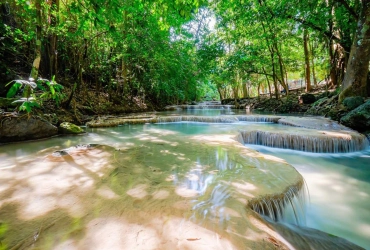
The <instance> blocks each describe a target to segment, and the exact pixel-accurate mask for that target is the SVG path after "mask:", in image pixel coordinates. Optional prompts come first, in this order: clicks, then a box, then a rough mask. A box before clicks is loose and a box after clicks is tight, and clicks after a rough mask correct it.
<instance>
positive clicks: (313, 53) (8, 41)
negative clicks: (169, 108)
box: [0, 0, 370, 105]
mask: <svg viewBox="0 0 370 250" xmlns="http://www.w3.org/2000/svg"><path fill="white" fill-rule="evenodd" d="M369 5H370V4H369V1H368V0H362V1H357V0H328V1H318V0H313V1H298V0H293V1H285V0H283V1H272V0H249V1H246V0H241V1H211V0H210V1H208V2H207V1H202V0H195V1H193V0H176V1H169V0H157V1H154V0H152V1H144V0H128V1H123V0H107V1H103V0H79V1H77V0H66V1H60V0H46V1H41V0H31V1H25V0H14V1H10V2H5V3H2V4H1V20H0V21H1V23H0V34H2V35H1V37H0V58H1V61H0V74H1V76H0V86H1V89H0V92H1V93H0V96H5V95H6V92H7V91H8V89H9V87H10V86H9V85H8V86H7V87H5V86H6V84H7V83H8V82H10V81H12V80H15V79H23V80H29V77H31V78H33V79H35V80H36V79H37V78H39V77H43V78H47V79H55V80H56V81H57V82H58V83H60V84H62V85H64V86H65V87H68V88H69V89H72V90H73V91H72V92H71V93H70V94H69V96H67V95H65V96H63V97H65V98H64V99H65V100H64V102H66V103H67V104H68V103H69V102H70V101H71V98H72V97H73V93H74V91H76V92H81V91H82V92H83V91H87V90H92V91H97V92H101V93H102V92H104V93H106V94H107V95H109V99H110V100H112V101H116V102H122V101H125V100H133V99H135V98H136V99H137V98H138V99H140V100H142V101H144V102H149V103H152V104H156V105H165V104H170V103H183V102H187V101H192V100H200V99H215V98H221V99H223V98H241V97H250V96H256V95H259V94H260V93H265V94H269V95H270V96H271V97H272V96H274V97H276V98H279V95H280V92H285V93H287V94H288V93H289V90H290V89H291V88H292V87H293V88H294V87H297V86H299V84H298V85H297V82H300V83H301V82H302V79H305V80H304V81H305V83H306V91H310V90H311V88H312V87H311V85H314V86H315V85H317V83H318V82H320V81H323V80H327V82H328V84H330V87H338V86H339V85H340V84H341V83H342V81H343V80H345V82H343V89H346V92H345V91H344V92H343V93H347V95H362V96H367V95H368V93H367V92H366V91H367V90H366V86H367V85H369V84H367V83H366V81H368V80H367V75H368V71H369V70H368V69H369V58H370V54H369V53H370V52H369V51H370V48H369V47H370V42H369V40H370V39H369V36H370V35H369V30H370V29H369V25H370V20H369V16H370V15H368V14H369V11H370V10H369V8H370V7H369ZM356 51H357V52H356ZM355 52H356V53H357V54H353V53H355ZM350 53H351V55H352V54H353V56H352V57H353V58H352V57H351V56H350ZM358 68H359V69H358ZM364 69H365V70H364ZM360 70H361V72H362V73H361V74H359V72H360ZM346 72H350V74H347V77H346V78H345V73H346ZM30 81H32V79H31V80H30ZM366 84H367V85H366ZM44 96H45V95H44ZM50 97H51V96H50ZM58 102H61V100H58Z"/></svg>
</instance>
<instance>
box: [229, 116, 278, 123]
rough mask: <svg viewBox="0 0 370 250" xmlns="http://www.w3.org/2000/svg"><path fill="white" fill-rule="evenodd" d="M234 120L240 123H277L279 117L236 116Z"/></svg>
mask: <svg viewBox="0 0 370 250" xmlns="http://www.w3.org/2000/svg"><path fill="white" fill-rule="evenodd" d="M236 118H237V119H238V120H239V121H241V122H270V123H277V122H278V121H279V119H280V118H281V117H280V116H269V115H266V116H262V115H236Z"/></svg>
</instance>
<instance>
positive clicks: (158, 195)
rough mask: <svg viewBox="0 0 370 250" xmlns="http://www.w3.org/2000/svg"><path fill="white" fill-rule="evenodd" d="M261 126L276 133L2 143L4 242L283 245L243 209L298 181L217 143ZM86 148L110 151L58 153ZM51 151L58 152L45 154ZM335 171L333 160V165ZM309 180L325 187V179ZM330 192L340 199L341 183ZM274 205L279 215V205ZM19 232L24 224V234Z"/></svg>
mask: <svg viewBox="0 0 370 250" xmlns="http://www.w3.org/2000/svg"><path fill="white" fill-rule="evenodd" d="M261 127H264V128H269V129H276V130H278V129H282V130H283V129H284V127H283V126H281V125H278V124H253V123H245V122H241V123H237V124H204V123H191V124H190V123H171V124H145V125H135V126H131V125H125V126H121V127H115V128H104V129H89V133H88V134H87V135H85V136H64V137H57V138H53V139H50V140H45V141H36V142H27V143H17V144H10V145H6V146H2V147H1V153H0V171H1V172H0V180H1V181H0V198H1V199H0V207H1V209H0V219H1V221H0V223H3V224H0V226H1V225H5V224H6V225H7V232H6V233H7V237H6V241H5V243H4V244H7V245H8V246H9V247H13V246H20V247H30V246H32V245H34V246H35V247H36V248H37V247H38V248H40V249H50V248H56V249H58V248H59V249H67V248H69V249H176V248H177V249H247V248H257V249H273V248H274V247H276V246H278V245H279V244H280V243H279V242H284V241H283V239H280V238H279V236H278V234H276V233H275V234H274V232H273V231H272V230H270V231H269V230H268V228H267V227H266V226H265V224H263V223H264V222H259V221H258V219H256V218H255V214H254V213H252V212H251V211H250V210H249V209H247V207H248V205H249V204H248V202H249V201H251V200H252V199H253V198H255V197H258V196H259V195H260V194H261V193H264V194H265V193H266V194H274V193H283V191H284V190H282V186H285V185H291V186H293V187H294V185H295V184H296V183H300V178H299V176H298V174H297V173H296V172H295V171H292V169H291V168H290V167H289V166H288V165H287V164H286V163H284V161H276V162H275V161H274V163H273V164H272V162H271V161H270V160H268V159H265V158H267V157H265V158H264V157H262V156H260V155H258V154H256V153H255V152H251V151H248V150H247V149H245V148H244V147H239V148H238V147H235V142H234V143H232V144H228V142H220V141H215V140H216V138H218V137H221V136H220V135H222V136H225V135H229V134H230V135H233V136H234V135H235V134H236V132H237V131H238V130H239V129H243V130H245V129H251V130H252V129H258V128H259V129H260V128H261ZM200 134H201V135H204V136H208V137H209V138H211V139H212V138H213V140H214V141H213V143H209V142H206V141H205V140H202V139H201V137H196V136H195V135H200ZM197 138H198V139H197ZM203 138H205V137H203ZM87 143H97V144H105V145H110V146H112V147H114V148H111V147H97V148H86V149H85V150H82V149H81V150H80V151H79V150H70V151H68V150H64V151H61V150H62V149H64V148H67V147H71V146H74V145H77V144H87ZM58 150H59V152H63V153H60V154H56V155H52V153H53V152H54V151H58ZM274 150H275V149H274ZM271 153H272V154H273V152H271ZM289 154H291V153H289ZM294 154H295V153H294ZM294 154H292V156H294ZM48 155H49V156H48ZM251 155H253V157H250V156H251ZM46 156H48V157H46ZM362 156H363V155H361V157H362ZM340 157H341V156H340ZM359 157H360V156H359ZM299 159H301V156H299V158H297V161H298V163H300V164H301V165H302V166H306V167H307V166H308V165H306V164H305V163H303V162H301V161H300V160H299ZM320 159H321V158H320ZM337 159H341V158H337ZM364 159H366V160H368V158H364ZM293 164H294V162H293ZM309 167H311V166H309ZM336 167H337V165H336V163H335V162H333V166H332V168H333V169H335V168H336ZM303 168H304V167H303ZM363 169H365V167H364V166H363ZM300 171H301V170H300ZM310 171H311V170H310ZM346 171H348V169H347V170H346ZM303 172H304V171H303ZM308 172H309V171H308ZM350 172H351V173H352V175H353V178H349V179H348V180H349V181H350V182H353V183H352V184H351V185H353V186H356V187H358V188H359V189H361V192H358V195H359V196H361V195H362V196H363V198H364V199H366V198H368V195H369V194H368V191H366V190H369V189H362V187H361V184H359V182H360V181H363V180H361V179H360V176H363V175H361V174H359V173H358V172H353V171H350ZM334 173H336V172H334ZM345 174H349V173H345ZM332 175H334V176H335V174H332ZM349 175H351V174H349ZM329 176H330V174H329ZM355 176H357V177H356V178H355ZM313 178H314V179H317V180H321V181H322V182H323V183H325V181H326V177H325V176H324V177H320V178H318V176H314V177H313ZM337 178H339V179H343V180H344V179H346V178H344V177H338V176H337ZM362 178H363V177H362ZM306 179H307V183H308V186H309V188H310V192H311V197H312V193H321V192H324V191H322V190H321V188H320V190H315V189H314V188H311V186H310V185H311V183H310V178H306ZM292 180H294V181H295V182H294V183H292V182H293V181H292ZM332 186H334V185H332ZM293 187H292V189H289V190H288V191H287V192H286V193H287V195H288V197H290V199H289V200H287V201H286V203H290V202H292V203H296V204H295V205H293V206H292V208H299V206H298V204H300V203H301V202H302V201H300V200H299V199H296V198H293V197H294V196H295V194H296V193H297V190H296V189H294V188H293ZM343 188H346V187H343ZM324 189H325V188H324ZM330 191H331V192H333V191H335V192H337V193H343V192H345V191H344V190H342V189H341V186H340V185H339V186H338V185H336V186H334V187H333V190H330ZM351 191H353V192H355V191H356V190H351ZM357 191H359V190H357ZM328 192H329V190H328ZM313 197H314V198H315V196H313ZM329 198H332V197H330V195H327V196H325V197H324V199H326V200H327V199H329ZM311 199H312V198H311ZM363 201H364V200H362V202H363ZM266 203H267V202H266ZM313 203H314V202H313ZM359 203H360V202H359ZM272 204H275V207H276V209H278V210H279V214H282V208H281V206H278V205H277V200H273V201H272ZM364 204H365V203H364ZM352 205H357V206H358V207H361V205H360V204H352ZM285 207H286V206H285ZM363 208H366V206H365V207H363ZM335 209H340V206H338V207H335ZM350 209H352V208H350ZM316 212H317V211H315V207H313V208H309V210H308V214H309V216H308V217H307V219H308V220H307V225H308V226H312V221H313V219H312V217H311V216H319V215H316ZM324 212H325V211H324ZM342 212H343V211H342ZM320 213H321V214H322V213H323V212H320ZM294 214H296V216H294ZM297 214H300V211H297V210H295V211H290V212H289V211H284V215H283V216H284V218H285V220H287V221H289V220H290V221H295V220H297V219H298V220H300V215H297ZM362 214H365V212H364V211H362ZM351 219H353V218H351ZM361 219H362V218H361ZM362 221H363V225H362V227H360V228H361V229H362V230H364V231H366V228H367V227H368V225H370V223H368V222H367V221H366V219H365V220H362ZM299 223H304V222H301V221H299ZM322 223H323V225H327V224H328V223H327V221H325V220H322ZM324 223H325V224H324ZM348 223H351V222H348ZM19 225H22V227H24V228H22V234H19ZM349 225H351V224H349ZM316 228H317V227H316ZM320 229H323V230H325V231H328V232H330V233H331V231H330V230H326V229H327V228H324V227H321V228H320ZM293 231H294V230H293ZM359 231H360V229H359V230H356V232H354V234H356V235H359V234H360V232H359ZM266 232H268V233H266ZM366 232H369V230H367V231H366ZM335 234H336V233H335ZM35 235H37V237H36V238H37V240H36V239H35V237H34V236H35ZM123 235H124V237H122V236H123ZM338 235H339V234H338ZM1 237H2V236H1V235H0V238H1ZM361 237H362V236H361ZM348 238H349V239H351V240H352V238H350V237H348ZM358 244H361V242H359V243H358ZM362 245H364V244H362ZM365 246H366V245H365Z"/></svg>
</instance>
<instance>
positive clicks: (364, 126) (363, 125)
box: [340, 101, 370, 132]
mask: <svg viewBox="0 0 370 250" xmlns="http://www.w3.org/2000/svg"><path fill="white" fill-rule="evenodd" d="M340 122H341V123H342V124H343V125H345V126H347V127H350V128H353V129H355V130H357V131H360V132H363V131H368V130H370V101H367V102H366V103H364V104H362V105H361V106H359V107H357V108H356V109H354V110H352V111H350V112H349V113H348V114H347V115H345V116H343V117H342V119H341V120H340Z"/></svg>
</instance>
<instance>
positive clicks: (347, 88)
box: [339, 0, 370, 102]
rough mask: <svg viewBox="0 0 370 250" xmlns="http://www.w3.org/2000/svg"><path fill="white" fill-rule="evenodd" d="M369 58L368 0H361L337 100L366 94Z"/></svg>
mask: <svg viewBox="0 0 370 250" xmlns="http://www.w3.org/2000/svg"><path fill="white" fill-rule="evenodd" d="M369 60H370V0H362V10H361V13H360V16H359V20H358V22H357V30H356V35H355V38H354V39H353V44H352V47H351V52H350V55H349V60H348V66H347V72H346V75H345V77H344V80H343V82H342V92H341V93H340V96H339V102H341V101H343V99H344V98H345V97H347V96H363V97H366V96H367V75H368V72H369Z"/></svg>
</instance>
